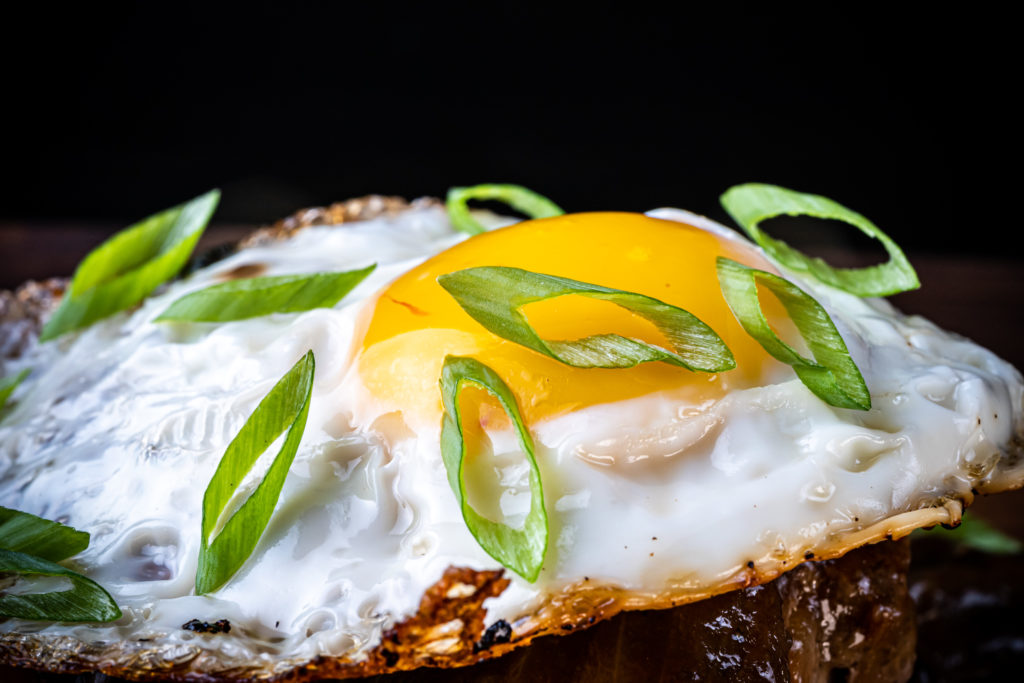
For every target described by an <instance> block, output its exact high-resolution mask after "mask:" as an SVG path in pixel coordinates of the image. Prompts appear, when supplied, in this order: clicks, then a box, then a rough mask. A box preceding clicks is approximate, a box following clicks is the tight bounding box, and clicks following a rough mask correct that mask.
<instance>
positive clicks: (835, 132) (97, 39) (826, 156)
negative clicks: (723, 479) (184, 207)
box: [0, 2, 1019, 284]
mask: <svg viewBox="0 0 1024 683" xmlns="http://www.w3.org/2000/svg"><path fill="white" fill-rule="evenodd" d="M775 5H776V3H763V4H761V5H756V6H753V7H748V6H744V5H728V6H725V7H723V8H722V9H721V10H720V11H714V10H710V9H707V8H702V9H700V10H699V11H698V10H697V9H696V8H697V6H695V5H689V4H681V3H680V4H676V5H674V6H672V7H671V8H668V9H656V7H657V6H656V5H654V4H648V3H643V2H632V3H600V2H593V3H588V4H586V5H578V6H574V7H572V8H570V7H568V6H565V5H558V6H549V7H543V6H533V5H530V4H529V3H509V4H504V5H486V4H484V3H479V4H476V5H469V4H467V5H454V4H450V3H449V4H445V3H416V4H413V3H409V4H405V3H388V2H378V3H375V4H373V5H372V6H371V5H369V4H355V3H340V2H339V3H327V2H323V3H309V2H301V3H267V2H263V3H259V2H256V3H247V4H234V5H232V4H221V3H216V4H215V3H201V4H188V3H153V2H147V3H138V4H131V3H114V4H102V3H97V4H94V3H89V4H86V3H79V4H77V5H67V6H62V5H54V4H41V3H40V4H36V5H35V6H34V7H33V8H21V9H18V10H13V11H12V10H8V14H7V16H6V20H5V21H4V24H5V25H4V27H3V29H0V30H2V34H3V35H2V41H0V43H2V47H0V50H2V51H3V54H2V57H3V61H2V64H3V66H2V67H0V68H2V74H3V89H4V102H5V104H4V106H3V110H4V112H5V117H6V118H7V123H6V124H4V130H5V133H4V135H3V150H2V152H3V161H4V166H5V168H6V171H7V175H8V176H9V177H8V179H7V180H6V181H5V183H4V185H5V189H4V191H3V195H2V196H3V203H2V205H0V223H5V224H7V225H8V226H9V225H11V224H17V225H22V226H24V225H25V224H26V223H28V224H31V225H36V224H46V225H53V224H54V223H60V224H61V225H66V224H68V223H69V222H70V223H76V222H77V223H81V224H87V225H92V226H95V225H98V224H103V225H106V224H109V225H110V228H111V230H113V229H114V228H116V227H122V226H123V225H125V224H127V223H128V222H129V221H132V220H134V219H137V218H140V217H142V216H144V215H147V214H149V213H152V212H154V211H156V210H158V209H162V208H164V207H167V206H170V205H172V204H175V203H178V202H180V201H183V200H185V199H187V198H190V197H192V196H194V195H197V194H199V193H201V192H203V191H205V190H207V189H209V188H210V187H220V188H222V189H223V190H224V198H223V201H222V204H221V208H220V210H219V212H218V214H217V216H216V218H215V223H216V222H220V223H231V224H239V223H242V224H250V223H255V224H258V223H266V222H271V221H273V220H275V219H277V218H280V217H282V216H283V215H286V214H289V213H291V212H293V211H294V210H296V209H298V208H300V207H304V206H310V205H320V204H325V203H329V202H331V201H335V200H340V199H344V198H348V197H352V196H357V195H361V194H365V193H371V192H377V193H386V194H398V195H404V196H407V197H415V196H420V195H440V194H443V193H444V192H445V190H446V189H447V188H448V187H449V186H452V185H455V184H474V183H479V182H518V183H523V184H526V185H528V186H530V187H532V188H534V189H536V190H538V191H540V192H542V193H544V194H546V195H548V196H550V197H552V198H553V199H555V200H556V201H557V202H558V203H560V204H561V205H562V206H563V207H564V208H566V209H568V210H570V211H580V210H590V209H625V210H645V209H649V208H652V207H655V206H662V205H673V206H682V207H685V208H689V209H691V210H695V211H699V212H702V213H708V214H710V215H712V216H714V217H718V218H722V219H724V214H722V212H721V210H720V209H719V208H718V204H717V197H718V195H719V194H720V193H721V192H722V191H723V190H724V189H725V188H727V187H728V186H730V185H732V184H735V183H739V182H744V181H750V180H758V181H764V182H773V183H777V184H780V185H786V186H789V187H793V188H795V189H800V190H805V191H813V192H817V193H820V194H825V195H828V196H831V197H833V198H835V199H837V200H839V201H841V202H842V203H845V204H846V205H848V206H850V207H851V208H854V209H857V210H859V211H861V212H862V213H864V214H866V215H867V216H868V217H869V218H871V219H872V220H874V221H875V222H876V223H877V224H878V225H880V226H881V227H882V228H883V229H884V230H886V231H887V232H889V233H890V234H891V235H893V236H894V237H895V238H896V239H897V240H898V241H900V242H901V243H902V244H903V245H904V247H905V248H907V249H908V250H909V251H911V252H912V253H913V251H915V250H928V251H938V252H943V251H946V252H951V251H959V250H964V251H966V252H968V253H971V254H976V255H992V256H995V255H1002V256H1005V255H1006V252H1007V250H1006V248H1005V246H1004V245H1002V244H1001V243H1000V241H999V240H998V239H995V240H993V239H990V238H989V236H991V235H993V234H995V235H1002V234H1003V233H1002V228H1000V227H999V226H1000V225H1001V223H1000V222H999V220H997V221H996V225H993V224H992V221H991V220H990V219H991V218H992V217H996V218H997V219H1001V220H1002V221H1005V220H1006V218H1005V217H1001V216H1000V215H999V211H998V210H997V209H996V207H994V205H995V204H997V203H999V202H996V201H994V200H993V196H1000V192H999V191H997V188H998V186H999V183H1000V182H1004V184H1005V185H1007V186H1009V185H1012V184H1013V183H1015V181H1000V180H998V178H1000V177H1001V176H1000V174H998V173H993V172H992V170H991V163H990V162H991V161H992V160H997V159H998V160H1002V159H1003V158H1004V157H1005V156H1007V155H1008V146H1009V145H1011V144H1015V137H1014V136H1015V129H1016V126H1015V124H1013V122H1012V121H1011V119H1012V118H1013V117H1014V115H1013V114H1012V111H1011V110H1009V109H1008V107H1007V106H1006V105H1005V104H1003V102H1004V99H1003V98H1004V94H1003V93H1004V91H1005V90H1007V89H1012V88H1011V84H1012V83H1013V82H1015V80H1019V79H1016V78H1015V77H1011V75H1012V74H1011V72H1012V71H1013V68H1012V67H1011V66H1010V65H1012V64H1013V63H1014V55H1013V49H1012V43H1010V42H1007V41H1005V40H1004V35H1003V34H1008V32H1009V30H1010V28H1011V26H1010V24H1009V22H1008V20H1007V19H1006V18H1000V17H998V16H994V15H993V16H980V15H979V16H975V15H972V14H970V13H969V12H966V13H965V11H964V10H963V9H961V10H959V12H960V14H958V15H957V16H947V15H944V14H941V13H937V12H936V11H934V10H929V11H928V12H924V11H916V10H914V11H912V10H909V9H908V10H898V11H897V12H895V13H894V11H893V10H892V9H891V8H889V9H885V10H882V9H872V8H870V7H869V6H866V5H860V4H859V5H857V6H856V7H855V8H845V9H844V8H831V9H823V7H822V6H818V7H815V8H813V9H803V10H796V9H793V10H782V9H779V8H778V7H776V6H775ZM1005 37H1009V36H1005ZM1006 96H1007V97H1008V95H1006ZM1011 124H1013V125H1011ZM1018 175H1019V174H1018ZM1002 203H1007V202H1005V201H1004V202H1002ZM981 222H983V223H985V225H983V226H976V225H975V223H981ZM979 233H980V234H981V236H982V237H983V238H982V239H979ZM851 239H852V238H851ZM44 274H49V273H43V274H40V275H44ZM5 284H11V283H5Z"/></svg>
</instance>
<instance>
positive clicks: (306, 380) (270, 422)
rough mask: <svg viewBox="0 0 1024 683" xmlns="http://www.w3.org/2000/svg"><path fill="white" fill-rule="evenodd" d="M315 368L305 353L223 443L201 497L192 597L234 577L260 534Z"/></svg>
mask: <svg viewBox="0 0 1024 683" xmlns="http://www.w3.org/2000/svg"><path fill="white" fill-rule="evenodd" d="M314 369H315V362H314V359H313V352H312V351H309V352H308V353H306V355H305V356H303V357H302V359H301V360H299V362H298V363H296V364H295V365H294V366H293V367H292V369H291V370H289V371H288V372H287V373H286V374H285V376H284V377H282V378H281V379H280V381H278V383H277V384H275V385H274V388H273V389H271V390H270V393H268V394H267V395H266V396H265V397H264V398H263V400H262V401H260V404H259V406H257V407H256V410H255V411H254V412H253V414H252V415H251V416H250V417H249V419H248V420H247V421H246V423H245V424H244V425H243V426H242V429H241V430H240V431H239V432H238V435H237V436H235V438H234V439H233V440H232V441H231V443H230V444H228V447H227V450H226V451H225V453H224V457H223V458H221V461H220V464H219V465H218V466H217V471H216V472H214V474H213V478H211V479H210V484H209V485H208V486H207V487H206V493H205V494H204V495H203V525H202V527H203V528H202V538H201V539H200V546H199V567H198V569H197V570H196V594H197V595H202V594H204V593H209V592H210V591H213V590H216V589H217V588H220V587H221V586H222V585H224V584H225V583H226V582H227V581H228V580H229V579H230V578H231V577H232V576H234V574H235V572H237V571H238V569H239V568H240V567H241V566H242V564H243V563H244V562H245V561H246V559H248V557H249V555H251V554H252V551H253V550H254V549H255V548H256V543H257V542H258V541H259V539H260V536H262V535H263V530H264V529H266V527H267V523H268V522H269V521H270V516H271V514H272V513H273V512H274V507H275V506H276V505H277V499H278V497H279V496H280V495H281V487H283V486H284V480H285V477H287V476H288V469H289V468H290V467H291V465H292V461H293V460H294V459H295V453H296V451H297V450H298V448H299V442H300V441H301V440H302V433H303V430H304V429H305V427H306V416H307V415H308V413H309V400H310V396H311V395H312V392H313V373H314ZM285 430H287V434H286V435H285V438H284V443H283V444H282V445H281V450H280V451H278V453H277V455H276V456H274V461H273V462H272V463H271V464H270V468H269V469H268V470H267V473H266V474H265V475H264V476H263V480H262V481H261V482H260V483H259V485H258V486H257V487H256V490H255V491H253V492H252V495H250V496H249V498H248V499H247V500H246V501H245V502H244V503H243V504H242V505H241V507H239V508H238V510H237V511H236V512H235V513H234V514H233V515H232V516H231V518H230V519H228V520H227V522H225V524H224V526H223V528H222V529H221V531H220V533H218V534H217V535H216V537H214V538H213V539H212V541H211V538H210V537H211V536H212V535H213V532H214V530H215V529H216V527H217V522H218V521H219V519H220V517H221V515H222V514H223V513H224V509H225V508H226V507H227V505H228V503H229V502H230V501H231V497H232V495H233V494H234V493H235V490H236V489H237V488H238V486H239V485H240V484H241V483H242V480H243V479H245V476H246V475H247V474H248V473H249V471H250V470H251V469H252V467H253V465H254V464H255V463H256V460H257V459H258V458H259V457H260V455H262V454H263V452H264V451H266V450H267V448H269V447H270V445H271V444H272V443H273V442H274V441H275V440H277V438H278V437H279V436H280V435H281V434H282V433H283V432H285Z"/></svg>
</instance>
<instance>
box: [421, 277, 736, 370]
mask: <svg viewBox="0 0 1024 683" xmlns="http://www.w3.org/2000/svg"><path fill="white" fill-rule="evenodd" d="M437 281H438V282H439V283H440V284H441V286H442V287H444V288H445V289H446V290H447V291H448V293H449V294H451V295H452V296H453V297H455V300H456V301H458V302H459V305H460V306H462V308H463V310H465V311H466V313H468V314H469V315H470V316H471V317H472V318H473V319H474V320H476V321H477V322H478V323H480V324H481V325H483V326H484V327H486V328H487V329H488V330H490V331H491V332H493V333H494V334H496V335H498V336H499V337H501V338H503V339H508V340H509V341H513V342H516V343H517V344H522V345H523V346H525V347H527V348H529V349H533V350H534V351H536V352H538V353H542V354H544V355H545V356H549V357H551V358H554V359H555V360H558V361H561V362H562V363H565V364H566V365H571V366H573V367H577V368H631V367H634V366H636V365H639V364H640V363H648V362H652V361H662V362H664V363H669V364H670V365H677V366H679V367H683V368H686V369H688V370H695V371H700V372H724V371H726V370H731V369H733V368H734V367H736V361H735V359H734V358H733V355H732V352H731V351H730V350H729V347H728V346H726V345H725V342H723V341H722V339H721V337H719V336H718V334H716V333H715V331H714V330H712V329H711V328H710V327H709V326H708V325H706V324H705V323H704V322H702V321H701V320H700V319H699V318H698V317H697V316H695V315H693V314H692V313H690V312H689V311H686V310H683V309H682V308H677V307H676V306H672V305H670V304H666V303H665V302H663V301H659V300H657V299H653V298H651V297H649V296H644V295H643V294H635V293H633V292H624V291H622V290H619V289H609V288H608V287H601V286H600V285H593V284H589V283H586V282H579V281H577V280H569V279H567V278H562V277H557V276H555V275H543V274H541V273H533V272H530V271H528V270H521V269H519V268H506V267H503V266H482V267H479V268H467V269H466V270H460V271H457V272H454V273H448V274H446V275H442V276H441V277H439V278H438V279H437ZM570 294H576V295H580V296H586V297H590V298H593V299H601V300H603V301H609V302H611V303H613V304H615V305H617V306H621V307H622V308H625V309H626V310H628V311H631V312H633V313H635V314H637V315H639V316H641V317H643V318H646V319H647V320H649V321H651V322H652V323H654V325H655V326H656V327H657V328H658V329H659V330H660V331H661V332H662V334H664V335H665V336H666V337H667V338H668V340H669V343H670V344H671V346H672V348H673V350H672V351H669V350H668V349H663V348H661V347H660V346H655V345H653V344H648V343H647V342H643V341H640V340H637V339H631V338H628V337H622V336H619V335H617V334H599V335H594V336H591V337H584V338H583V339H576V340H573V341H556V340H547V339H541V337H540V336H539V335H538V334H537V332H536V331H535V330H534V329H533V327H531V326H530V323H529V322H528V321H527V320H526V316H524V315H523V314H522V313H521V312H520V309H521V308H522V307H523V306H525V305H527V304H530V303H533V302H535V301H543V300H545V299H552V298H554V297H559V296H566V295H570Z"/></svg>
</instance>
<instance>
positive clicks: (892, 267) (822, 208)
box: [721, 183, 921, 296]
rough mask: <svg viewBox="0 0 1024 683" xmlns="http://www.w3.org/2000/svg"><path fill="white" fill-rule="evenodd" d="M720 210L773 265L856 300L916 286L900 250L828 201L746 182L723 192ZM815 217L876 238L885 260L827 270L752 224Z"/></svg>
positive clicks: (860, 219)
mask: <svg viewBox="0 0 1024 683" xmlns="http://www.w3.org/2000/svg"><path fill="white" fill-rule="evenodd" d="M721 201H722V206H723V207H725V210H726V211H728V212H729V215H731V216H732V217H733V219H734V220H735V221H736V222H737V223H739V224H740V225H741V226H742V227H743V229H744V230H746V231H747V234H748V235H750V237H751V239H753V240H754V241H755V242H757V243H758V244H759V245H760V246H761V248H762V249H764V250H765V251H766V252H768V254H769V255H770V256H771V257H772V258H774V259H775V260H776V261H778V262H779V263H781V264H782V265H784V266H786V267H787V268H789V269H790V270H793V271H795V272H798V273H804V274H807V275H811V276H813V277H815V278H817V279H818V280H820V281H822V282H824V283H826V284H829V285H832V286H833V287H837V288H838V289H842V290H844V291H847V292H850V293H851V294H856V295H857V296H888V295H890V294H896V293H898V292H905V291H907V290H909V289H917V288H918V287H920V286H921V283H920V281H919V280H918V279H917V273H915V272H914V268H913V267H912V266H911V265H910V261H908V260H907V257H906V256H904V255H903V251H902V250H901V249H900V248H899V246H897V245H896V243H895V242H893V241H892V240H891V239H890V238H889V236H888V235H886V234H885V233H884V232H882V231H881V230H879V229H878V227H877V226H875V224H874V223H872V222H871V221H869V220H868V219H867V218H865V217H864V216H862V215H860V214H859V213H857V212H856V211H851V210H850V209H848V208H846V207H845V206H843V205H842V204H839V203H838V202H834V201H832V200H831V199H829V198H828V197H822V196H820V195H816V194H805V193H803V192H794V191H793V190H787V189H786V188H784V187H778V186H776V185H763V184H760V183H748V184H746V185H737V186H735V187H731V188H729V189H728V190H727V191H726V192H725V194H723V195H722V199H721ZM784 214H785V215H790V216H815V217H817V218H829V219H835V220H840V221H843V222H844V223H849V224H850V225H853V226H855V227H856V228H858V229H859V230H860V231H861V232H863V233H864V234H866V235H868V236H870V237H873V238H874V239H877V240H878V241H880V242H881V243H882V245H883V246H884V247H885V250H886V251H887V252H888V253H889V260H888V261H886V262H885V263H882V264H879V265H877V266H870V267H868V268H833V267H832V266H830V265H828V264H827V263H825V262H824V261H822V260H821V259H820V258H812V257H809V256H805V255H804V254H803V253H801V252H800V251H798V250H796V249H794V248H793V247H791V246H789V245H788V244H786V243H785V242H783V241H782V240H777V239H774V238H772V237H769V236H768V235H766V234H765V233H764V231H762V230H761V228H760V227H758V225H759V224H760V223H761V221H764V220H767V219H769V218H774V217H775V216H781V215H784Z"/></svg>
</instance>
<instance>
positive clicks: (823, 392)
mask: <svg viewBox="0 0 1024 683" xmlns="http://www.w3.org/2000/svg"><path fill="white" fill-rule="evenodd" d="M718 281H719V283H720V284H721V286H722V294H723V295H724V296H725V301H726V303H728V304H729V308H731V309H732V312H733V315H735V316H736V320H738V321H739V323H740V325H742V326H743V329H744V330H746V331H747V334H749V335H750V336H751V337H753V338H754V339H756V340H757V342H758V343H759V344H761V346H763V347H764V350H765V351H767V352H768V353H769V354H771V355H772V356H774V357H775V358H776V359H777V360H780V361H782V362H783V363H787V364H788V365H791V366H792V367H793V369H794V370H795V371H796V374H797V377H799V378H800V380H801V381H802V382H803V383H804V384H805V385H806V386H807V388H808V389H810V390H811V391H812V392H814V394H815V395H816V396H817V397H818V398H820V399H821V400H823V401H825V402H826V403H828V404H829V405H833V406H836V407H837V408H856V409H858V410H868V409H869V408H871V395H870V394H869V393H868V387H867V385H866V384H865V383H864V377H863V376H861V374H860V369H858V368H857V364H856V363H854V362H853V358H851V357H850V352H849V351H848V350H847V348H846V343H845V342H844V341H843V338H842V337H841V336H840V335H839V331H838V330H836V326H835V324H834V323H833V322H832V318H830V317H829V315H828V312H826V311H825V309H824V308H822V306H821V304H819V303H818V302H817V301H815V300H814V298H813V297H811V296H810V295H809V294H807V293H806V292H804V291H803V290H802V289H800V288H799V287H797V286H796V285H794V284H793V283H792V282H789V281H788V280H786V279H784V278H781V277H779V276H778V275H773V274H772V273H768V272H765V271H763V270H756V269H754V268H748V267H747V266H744V265H743V264H741V263H737V262H736V261H733V260H731V259H727V258H723V257H721V256H719V257H718ZM758 284H760V285H761V286H763V287H767V288H768V289H769V290H770V291H771V292H772V293H773V294H774V295H775V296H777V297H778V298H779V301H781V302H782V305H783V306H784V307H785V309H786V312H787V313H789V317H790V318H791V319H792V320H793V323H794V324H795V325H796V328H797V330H799V331H800V335H801V336H802V337H803V338H804V341H806V342H807V346H808V347H809V348H810V349H811V353H812V354H814V360H813V361H811V360H808V359H807V358H804V357H803V356H801V355H800V354H799V353H797V352H796V351H795V350H794V349H793V348H792V347H790V346H789V345H787V344H786V343H785V342H783V341H782V340H781V339H779V337H778V335H776V334H775V331H774V330H772V328H771V326H770V325H769V324H768V319H767V318H765V315H764V312H763V311H762V310H761V302H760V300H759V299H758V292H757V285H758Z"/></svg>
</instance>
